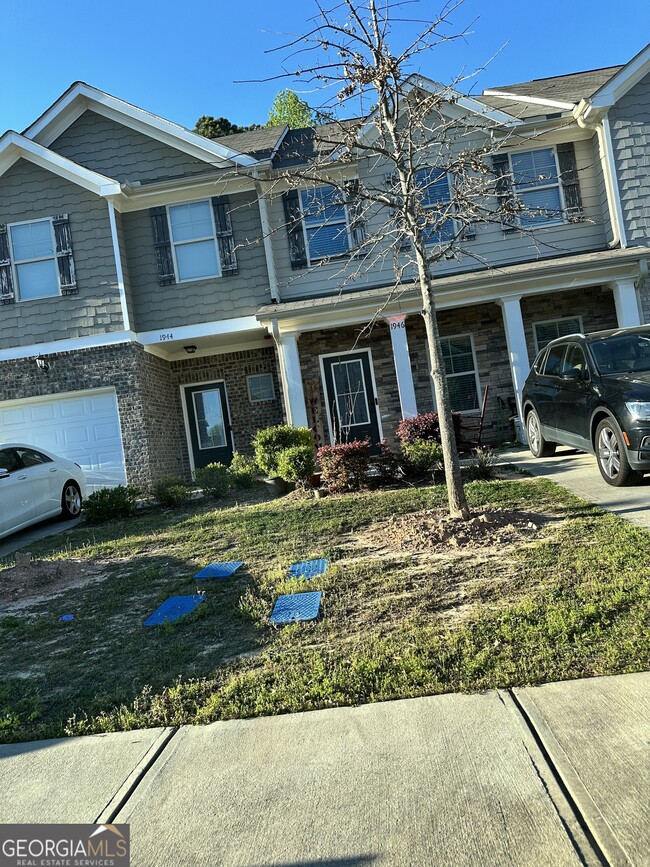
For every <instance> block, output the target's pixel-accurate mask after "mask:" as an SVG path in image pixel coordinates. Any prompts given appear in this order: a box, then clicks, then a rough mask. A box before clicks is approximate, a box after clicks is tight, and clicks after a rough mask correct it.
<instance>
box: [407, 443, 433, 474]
mask: <svg viewBox="0 0 650 867" xmlns="http://www.w3.org/2000/svg"><path fill="white" fill-rule="evenodd" d="M402 451H403V452H404V455H405V457H406V460H407V461H408V465H409V469H410V470H411V472H412V473H413V474H414V475H416V476H430V475H431V474H432V473H433V472H435V470H437V469H440V466H441V464H442V446H441V445H440V443H436V442H432V441H430V440H415V441H414V442H412V443H407V442H404V443H402Z"/></svg>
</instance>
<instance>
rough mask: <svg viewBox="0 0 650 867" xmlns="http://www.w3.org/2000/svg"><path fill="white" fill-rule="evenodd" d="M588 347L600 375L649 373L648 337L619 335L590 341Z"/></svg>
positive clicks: (649, 344) (649, 340) (649, 343)
mask: <svg viewBox="0 0 650 867" xmlns="http://www.w3.org/2000/svg"><path fill="white" fill-rule="evenodd" d="M589 347H590V349H591V351H592V353H593V356H594V360H595V361H596V364H597V365H598V370H599V371H600V372H601V373H644V372H648V371H650V337H646V336H645V335H642V334H620V335H614V336H612V337H604V338H602V339H601V340H593V341H590V343H589Z"/></svg>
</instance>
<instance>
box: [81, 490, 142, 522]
mask: <svg viewBox="0 0 650 867" xmlns="http://www.w3.org/2000/svg"><path fill="white" fill-rule="evenodd" d="M139 493H140V491H138V489H137V488H130V487H125V486H124V485H118V486H117V487H116V488H102V490H101V491H95V492H94V493H92V494H90V496H89V497H87V498H86V499H85V500H84V514H85V515H86V520H87V521H89V522H90V523H91V524H101V523H102V522H103V521H113V520H115V519H117V518H129V517H130V516H131V515H132V514H133V513H134V511H135V501H136V497H137V496H138V494H139Z"/></svg>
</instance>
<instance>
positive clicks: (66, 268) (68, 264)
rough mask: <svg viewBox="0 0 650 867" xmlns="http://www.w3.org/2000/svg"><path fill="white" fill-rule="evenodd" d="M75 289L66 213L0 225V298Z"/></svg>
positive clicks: (35, 296)
mask: <svg viewBox="0 0 650 867" xmlns="http://www.w3.org/2000/svg"><path fill="white" fill-rule="evenodd" d="M76 293H77V279H76V276H75V267H74V261H73V258H72V242H71V238H70V223H69V220H68V215H67V214H60V215H59V216H57V217H47V218H45V219H41V220H30V221H26V222H24V223H12V224H10V225H4V224H2V225H0V301H1V302H2V304H12V303H13V302H15V301H34V300H38V299H40V298H53V297H57V296H59V295H74V294H76Z"/></svg>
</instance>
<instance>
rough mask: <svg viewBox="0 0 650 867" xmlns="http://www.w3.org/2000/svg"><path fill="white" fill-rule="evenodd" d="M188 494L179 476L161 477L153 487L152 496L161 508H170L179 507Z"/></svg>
mask: <svg viewBox="0 0 650 867" xmlns="http://www.w3.org/2000/svg"><path fill="white" fill-rule="evenodd" d="M189 494H190V492H189V491H188V489H187V486H186V484H185V482H184V481H183V480H182V479H181V477H180V476H163V477H162V479H159V480H158V481H157V482H156V484H155V485H154V486H153V495H154V497H155V498H156V499H157V500H158V502H159V503H160V505H161V506H164V507H165V508H171V507H172V506H180V504H181V503H184V502H185V500H187V498H188V497H189Z"/></svg>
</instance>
